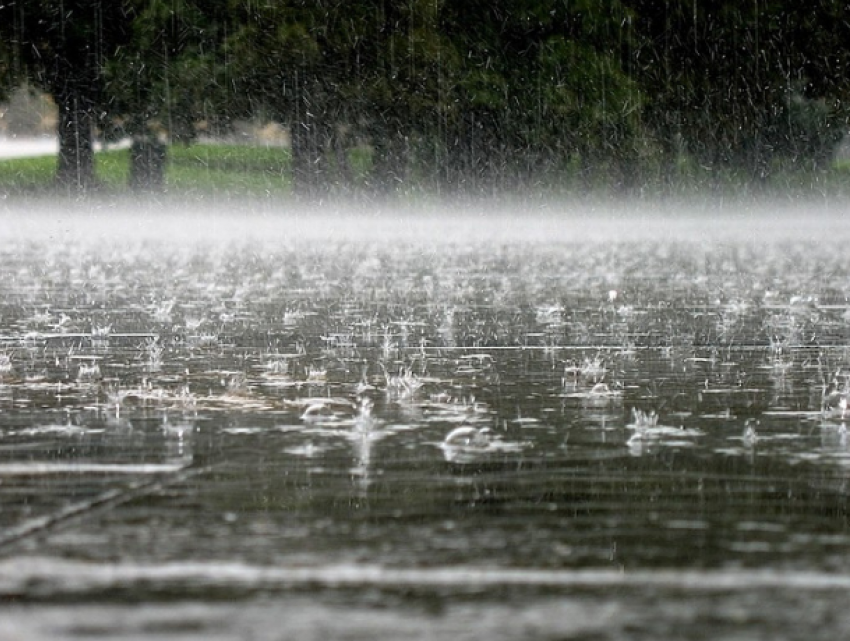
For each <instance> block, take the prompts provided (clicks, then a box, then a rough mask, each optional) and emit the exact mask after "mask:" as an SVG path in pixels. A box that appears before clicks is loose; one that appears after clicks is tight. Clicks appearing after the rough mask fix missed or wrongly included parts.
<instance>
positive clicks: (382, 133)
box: [369, 124, 409, 196]
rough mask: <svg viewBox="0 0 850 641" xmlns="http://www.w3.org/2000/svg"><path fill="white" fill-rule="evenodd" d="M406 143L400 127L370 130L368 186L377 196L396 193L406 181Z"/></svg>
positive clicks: (382, 127)
mask: <svg viewBox="0 0 850 641" xmlns="http://www.w3.org/2000/svg"><path fill="white" fill-rule="evenodd" d="M408 146H409V145H408V141H407V137H406V136H405V134H404V132H403V131H402V130H401V127H400V126H392V125H388V126H384V125H383V124H382V125H380V126H375V127H373V128H372V150H373V159H372V171H371V172H370V177H369V184H370V187H371V189H372V191H373V192H375V193H376V194H378V195H383V196H390V195H392V194H395V193H397V192H398V191H399V190H400V189H401V188H402V187H403V186H404V184H405V182H406V180H407V164H408V152H409V149H408Z"/></svg>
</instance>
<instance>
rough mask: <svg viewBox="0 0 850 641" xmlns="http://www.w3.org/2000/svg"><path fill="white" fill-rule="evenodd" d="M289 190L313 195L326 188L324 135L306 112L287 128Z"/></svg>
mask: <svg viewBox="0 0 850 641" xmlns="http://www.w3.org/2000/svg"><path fill="white" fill-rule="evenodd" d="M291 141H292V189H293V192H294V194H295V195H296V196H298V197H302V198H308V199H309V198H316V197H318V196H319V195H320V194H321V193H322V192H323V190H324V189H325V188H326V187H327V185H326V184H325V183H326V181H327V173H328V171H327V170H328V167H327V158H326V157H325V152H326V147H327V145H326V142H327V136H326V135H325V132H324V130H323V128H322V125H321V124H320V123H319V122H318V120H317V119H316V118H315V117H314V116H312V115H309V116H307V117H305V118H303V119H302V120H301V121H300V122H295V123H293V125H292V130H291Z"/></svg>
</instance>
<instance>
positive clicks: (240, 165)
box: [0, 145, 291, 196]
mask: <svg viewBox="0 0 850 641" xmlns="http://www.w3.org/2000/svg"><path fill="white" fill-rule="evenodd" d="M289 165H290V154H289V150H288V149H282V148H274V147H247V146H241V145H188V146H185V145H175V146H173V147H170V148H169V153H168V161H167V165H166V170H165V182H166V190H167V191H168V192H169V193H174V194H177V195H179V194H199V193H200V194H210V195H217V194H218V195H225V194H227V195H230V194H233V195H239V194H252V195H260V196H262V195H268V194H273V193H275V194H276V193H289V192H290V190H291V180H290V177H289ZM55 170H56V158H55V157H53V156H42V157H38V158H18V159H10V160H2V161H0V193H22V194H26V193H50V192H52V191H54V189H55V186H54V180H53V178H54V174H55ZM129 174H130V152H129V151H128V150H126V149H122V150H110V151H102V152H99V153H98V154H97V155H96V156H95V175H96V176H97V181H98V183H99V186H100V188H99V191H101V192H106V193H120V192H122V191H125V190H127V189H128V187H127V183H128V178H129Z"/></svg>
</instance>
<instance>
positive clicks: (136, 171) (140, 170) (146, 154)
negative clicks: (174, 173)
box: [130, 137, 167, 191]
mask: <svg viewBox="0 0 850 641" xmlns="http://www.w3.org/2000/svg"><path fill="white" fill-rule="evenodd" d="M166 151H167V150H166V146H165V145H164V144H162V143H161V142H159V141H158V140H156V139H155V138H150V137H147V138H137V139H136V140H134V141H133V145H132V147H130V187H131V188H133V189H137V190H141V191H163V189H164V188H165V163H166Z"/></svg>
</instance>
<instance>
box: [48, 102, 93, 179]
mask: <svg viewBox="0 0 850 641" xmlns="http://www.w3.org/2000/svg"><path fill="white" fill-rule="evenodd" d="M54 100H56V103H57V105H58V106H59V131H58V134H59V159H58V162H57V166H56V181H57V183H59V184H60V185H63V186H66V187H69V188H71V189H76V190H79V191H85V190H87V189H89V188H91V187H92V186H94V183H95V176H94V108H93V105H92V103H91V100H90V98H88V97H87V96H86V95H85V93H84V92H83V91H80V90H79V89H78V88H77V87H74V86H69V87H68V86H66V87H65V88H63V89H62V90H61V91H58V92H56V94H55V95H54Z"/></svg>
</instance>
